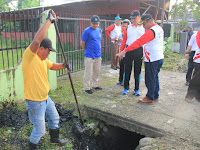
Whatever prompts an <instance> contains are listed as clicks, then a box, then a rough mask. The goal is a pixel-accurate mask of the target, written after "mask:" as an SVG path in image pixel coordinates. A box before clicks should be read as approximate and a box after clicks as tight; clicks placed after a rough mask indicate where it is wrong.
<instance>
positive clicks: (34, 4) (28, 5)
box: [17, 0, 40, 9]
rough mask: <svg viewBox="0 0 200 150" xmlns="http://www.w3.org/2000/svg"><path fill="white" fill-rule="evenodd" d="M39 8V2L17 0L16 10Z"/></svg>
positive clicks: (37, 0) (36, 0)
mask: <svg viewBox="0 0 200 150" xmlns="http://www.w3.org/2000/svg"><path fill="white" fill-rule="evenodd" d="M38 6H40V0H18V6H17V7H18V9H25V8H32V7H38Z"/></svg>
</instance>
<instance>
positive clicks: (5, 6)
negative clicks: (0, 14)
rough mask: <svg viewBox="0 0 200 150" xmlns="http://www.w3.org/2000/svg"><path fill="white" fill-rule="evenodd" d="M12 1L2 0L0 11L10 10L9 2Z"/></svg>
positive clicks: (0, 0)
mask: <svg viewBox="0 0 200 150" xmlns="http://www.w3.org/2000/svg"><path fill="white" fill-rule="evenodd" d="M10 2H12V0H0V11H4V10H8V9H9V5H8V4H9V3H10Z"/></svg>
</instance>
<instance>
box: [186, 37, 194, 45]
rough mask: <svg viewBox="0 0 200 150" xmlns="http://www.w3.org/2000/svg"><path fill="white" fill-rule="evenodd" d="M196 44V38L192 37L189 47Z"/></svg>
mask: <svg viewBox="0 0 200 150" xmlns="http://www.w3.org/2000/svg"><path fill="white" fill-rule="evenodd" d="M194 42H195V36H194V35H192V37H191V39H190V41H189V43H188V45H189V46H192V45H193V44H194Z"/></svg>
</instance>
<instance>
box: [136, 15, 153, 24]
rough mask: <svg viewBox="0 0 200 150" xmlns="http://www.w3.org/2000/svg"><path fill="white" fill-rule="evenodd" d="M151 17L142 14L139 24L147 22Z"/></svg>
mask: <svg viewBox="0 0 200 150" xmlns="http://www.w3.org/2000/svg"><path fill="white" fill-rule="evenodd" d="M152 19H153V18H152V16H151V15H150V14H144V15H142V17H141V20H140V23H139V24H143V22H145V21H148V20H152Z"/></svg>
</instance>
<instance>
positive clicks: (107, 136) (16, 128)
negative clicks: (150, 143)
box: [0, 102, 144, 150]
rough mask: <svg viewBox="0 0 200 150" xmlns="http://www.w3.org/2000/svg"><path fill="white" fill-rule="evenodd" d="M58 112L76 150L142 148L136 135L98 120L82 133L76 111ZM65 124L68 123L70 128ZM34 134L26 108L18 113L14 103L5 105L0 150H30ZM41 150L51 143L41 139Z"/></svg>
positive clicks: (0, 111)
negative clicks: (31, 137)
mask: <svg viewBox="0 0 200 150" xmlns="http://www.w3.org/2000/svg"><path fill="white" fill-rule="evenodd" d="M56 108H57V110H58V112H59V114H60V126H61V129H62V128H63V129H62V130H61V131H62V132H61V134H62V137H64V138H67V139H70V141H71V145H72V146H71V149H73V150H134V149H135V148H136V147H137V146H138V145H139V140H140V139H142V138H144V136H142V135H139V134H137V133H133V132H129V131H127V130H124V129H122V128H119V127H114V126H109V125H107V124H106V123H105V122H102V121H98V120H97V121H95V123H94V122H92V121H90V123H87V124H86V125H85V127H84V128H83V129H84V131H83V132H82V131H81V129H82V128H81V127H80V130H79V129H78V128H79V127H77V126H79V125H80V123H79V122H78V120H77V118H76V117H74V116H73V110H66V109H64V108H62V106H61V105H60V104H56ZM65 123H68V126H67V127H66V126H65ZM74 127H75V128H74ZM77 129H78V130H77ZM31 130H32V125H31V123H30V122H29V120H28V114H27V111H26V110H25V107H24V108H23V109H19V105H17V104H16V103H14V102H12V103H3V104H2V109H0V149H1V148H5V147H6V149H9V148H10V149H13V148H15V149H23V150H24V149H27V145H28V140H29V136H30V134H31ZM65 130H67V131H65ZM80 131H81V132H80ZM66 135H67V136H66ZM45 138H46V137H45ZM8 145H9V146H8ZM47 145H48V146H47ZM8 147H9V148H8ZM39 148H40V149H47V148H48V149H49V143H45V140H44V139H41V140H40V144H39Z"/></svg>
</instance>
